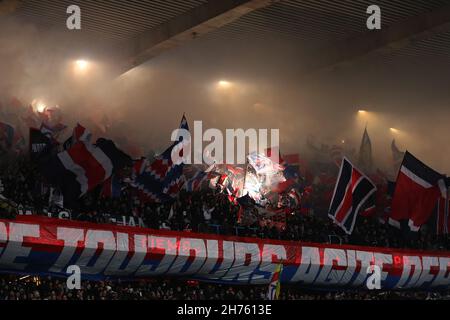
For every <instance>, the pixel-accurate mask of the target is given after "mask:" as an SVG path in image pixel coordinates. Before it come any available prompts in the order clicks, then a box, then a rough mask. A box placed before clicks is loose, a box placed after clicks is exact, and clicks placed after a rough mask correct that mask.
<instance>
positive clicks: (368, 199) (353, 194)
mask: <svg viewBox="0 0 450 320" xmlns="http://www.w3.org/2000/svg"><path fill="white" fill-rule="evenodd" d="M376 190H377V188H376V186H375V184H374V183H373V182H372V181H371V180H370V179H369V178H368V177H367V176H365V175H364V174H363V173H362V172H361V171H360V170H358V169H357V168H355V167H354V166H353V164H352V163H351V162H350V161H349V160H348V159H347V158H345V157H344V158H343V159H342V164H341V169H340V171H339V175H338V179H337V182H336V186H335V188H334V193H333V198H332V200H331V204H330V209H329V211H328V216H329V217H330V218H331V219H332V220H333V221H334V222H335V223H336V224H337V225H338V226H340V227H341V228H342V229H343V230H344V231H345V232H346V233H347V234H351V233H352V231H353V228H354V226H355V222H356V218H357V216H358V215H359V214H361V215H368V213H369V212H370V211H371V210H373V209H374V206H375V192H376Z"/></svg>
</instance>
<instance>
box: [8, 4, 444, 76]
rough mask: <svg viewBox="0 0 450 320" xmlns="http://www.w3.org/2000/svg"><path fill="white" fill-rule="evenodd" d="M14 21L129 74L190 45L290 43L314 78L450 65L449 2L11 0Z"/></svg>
mask: <svg viewBox="0 0 450 320" xmlns="http://www.w3.org/2000/svg"><path fill="white" fill-rule="evenodd" d="M72 4H77V5H79V6H80V7H81V14H82V15H81V16H82V30H81V31H79V32H73V31H69V30H67V29H66V28H65V26H66V18H67V16H68V14H67V13H66V9H67V7H68V6H69V5H72ZM371 4H377V5H379V6H380V7H381V10H382V30H380V31H369V30H367V28H366V18H367V16H368V15H367V14H366V9H367V7H368V6H369V5H371ZM2 13H3V14H8V15H11V16H13V17H15V18H18V19H20V20H23V21H26V22H28V23H32V24H35V25H36V26H37V27H38V28H42V29H51V30H57V31H60V32H65V33H66V34H67V36H68V37H73V43H74V45H80V46H86V45H87V44H88V47H89V49H103V50H104V49H105V48H107V49H108V50H111V51H112V52H115V53H116V54H117V59H120V62H119V63H120V65H121V66H122V71H126V70H128V69H130V68H132V67H134V66H137V65H139V64H141V63H143V62H145V61H147V60H149V59H151V58H153V57H155V56H157V55H159V54H162V53H164V52H165V51H167V50H170V49H172V48H174V47H176V46H180V45H184V44H185V42H190V41H198V40H199V39H201V41H213V42H214V41H219V42H222V43H223V42H228V41H230V42H233V41H246V40H248V39H268V38H278V39H285V40H286V41H290V42H293V43H295V44H296V45H299V46H302V47H303V48H304V49H305V50H307V51H308V52H309V56H310V57H311V59H310V60H307V61H305V62H304V64H305V66H303V67H306V66H307V68H308V69H309V71H313V72H315V71H317V70H318V69H324V68H325V69H327V68H330V67H334V66H335V65H338V64H340V63H343V62H344V63H345V62H346V61H349V60H353V59H356V58H359V57H361V56H367V55H369V56H373V55H375V56H376V58H377V59H381V61H383V63H389V62H392V61H398V59H399V58H400V60H402V61H403V60H408V59H413V60H414V59H424V58H427V57H430V56H433V58H434V59H436V58H437V59H444V60H445V61H448V60H449V59H450V1H449V0H403V1H398V0H397V1H393V0H381V1H366V0H354V1H350V0H343V1H333V0H308V1H306V0H284V1H283V0H221V1H207V0H181V1H180V0H145V1H137V0H132V1H126V2H124V1H119V0H97V1H87V0H78V1H74V0H23V1H19V0H9V1H6V3H5V2H4V3H3V4H2V6H0V14H2Z"/></svg>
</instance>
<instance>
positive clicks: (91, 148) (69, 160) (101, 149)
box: [42, 138, 131, 202]
mask: <svg viewBox="0 0 450 320" xmlns="http://www.w3.org/2000/svg"><path fill="white" fill-rule="evenodd" d="M127 165H131V158H130V157H129V156H128V155H127V154H125V153H123V152H122V151H121V150H119V149H117V148H116V146H115V144H114V142H112V141H111V140H106V139H102V138H101V139H98V140H97V142H96V144H95V145H92V144H90V143H89V142H83V141H80V142H77V143H76V144H74V145H73V146H72V147H71V148H70V149H69V150H66V151H63V152H60V153H58V154H57V155H56V156H54V157H52V158H50V160H49V161H47V162H46V163H44V164H43V165H42V171H43V174H44V176H46V177H47V179H48V180H49V181H50V183H52V184H54V185H56V186H58V187H59V188H60V189H61V191H62V192H63V195H64V199H69V200H68V201H69V202H72V201H74V200H76V199H77V198H79V197H80V196H82V195H84V194H85V193H86V192H88V191H90V190H92V189H93V188H95V187H96V186H98V185H100V184H101V183H103V182H104V181H105V180H107V179H108V178H109V177H110V176H111V175H112V174H113V172H115V171H116V170H119V169H121V168H123V167H125V166H127Z"/></svg>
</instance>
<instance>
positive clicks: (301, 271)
mask: <svg viewBox="0 0 450 320" xmlns="http://www.w3.org/2000/svg"><path fill="white" fill-rule="evenodd" d="M319 269H320V253H319V248H316V247H302V259H301V262H300V266H299V267H298V268H297V272H296V273H295V274H294V276H293V277H292V280H291V281H293V282H296V281H300V282H302V283H308V284H310V283H314V280H315V279H316V277H317V274H318V273H319Z"/></svg>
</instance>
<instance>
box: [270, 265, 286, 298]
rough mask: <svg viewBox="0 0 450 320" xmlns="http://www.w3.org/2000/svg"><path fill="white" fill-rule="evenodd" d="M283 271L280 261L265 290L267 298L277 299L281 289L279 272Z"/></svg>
mask: <svg viewBox="0 0 450 320" xmlns="http://www.w3.org/2000/svg"><path fill="white" fill-rule="evenodd" d="M282 272H283V263H282V262H280V263H279V264H278V266H277V268H276V269H275V271H274V273H273V275H272V279H270V284H269V288H268V290H267V300H278V297H279V296H280V290H281V281H280V279H281V273H282Z"/></svg>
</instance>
